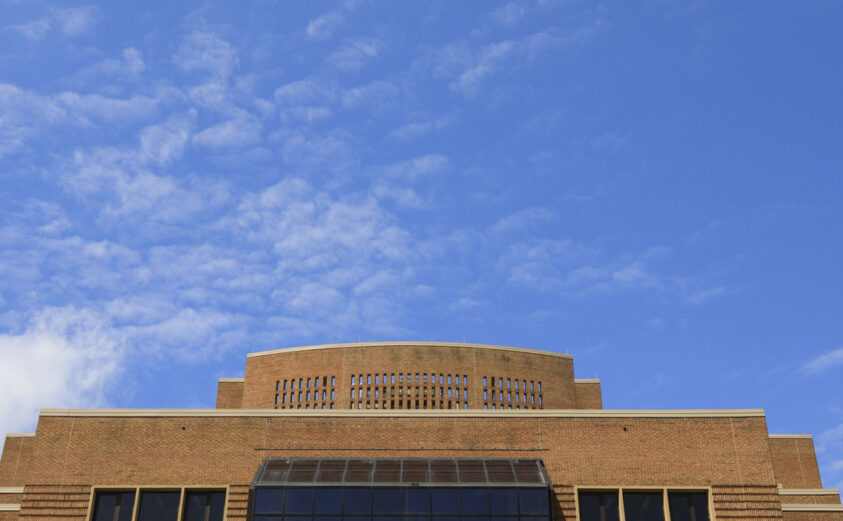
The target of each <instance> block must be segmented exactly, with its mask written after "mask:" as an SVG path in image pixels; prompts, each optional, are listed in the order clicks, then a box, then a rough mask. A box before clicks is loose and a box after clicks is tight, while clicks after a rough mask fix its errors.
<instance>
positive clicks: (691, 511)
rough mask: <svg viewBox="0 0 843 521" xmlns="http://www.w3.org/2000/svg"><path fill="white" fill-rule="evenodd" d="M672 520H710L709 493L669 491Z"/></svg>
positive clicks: (668, 500)
mask: <svg viewBox="0 0 843 521" xmlns="http://www.w3.org/2000/svg"><path fill="white" fill-rule="evenodd" d="M667 502H668V504H669V505H670V519H671V521H708V494H706V493H705V492H693V493H680V492H668V494H667Z"/></svg>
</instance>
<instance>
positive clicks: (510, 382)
mask: <svg viewBox="0 0 843 521" xmlns="http://www.w3.org/2000/svg"><path fill="white" fill-rule="evenodd" d="M506 388H507V389H512V380H510V379H509V378H507V379H506Z"/></svg>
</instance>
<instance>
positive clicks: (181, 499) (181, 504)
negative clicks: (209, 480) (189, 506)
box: [176, 487, 185, 521]
mask: <svg viewBox="0 0 843 521" xmlns="http://www.w3.org/2000/svg"><path fill="white" fill-rule="evenodd" d="M184 493H185V492H184V487H182V488H181V490H180V491H179V508H178V510H177V511H176V521H181V518H182V517H183V516H184V515H183V513H182V509H183V508H184Z"/></svg>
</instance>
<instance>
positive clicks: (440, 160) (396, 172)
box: [383, 154, 450, 182]
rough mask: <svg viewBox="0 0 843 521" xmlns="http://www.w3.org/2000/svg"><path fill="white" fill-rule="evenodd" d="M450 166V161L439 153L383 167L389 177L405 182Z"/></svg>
mask: <svg viewBox="0 0 843 521" xmlns="http://www.w3.org/2000/svg"><path fill="white" fill-rule="evenodd" d="M449 167H450V161H449V160H448V158H447V157H445V156H443V155H441V154H428V155H425V156H419V157H416V158H413V159H410V160H408V161H402V162H400V163H393V164H391V165H389V166H387V167H385V168H384V169H383V173H384V175H386V176H387V177H389V178H392V179H397V180H401V181H406V182H415V181H418V180H419V179H421V178H423V177H427V176H429V175H433V174H436V173H440V172H442V171H445V170H446V169H448V168H449Z"/></svg>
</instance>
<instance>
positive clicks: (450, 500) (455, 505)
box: [430, 488, 459, 514]
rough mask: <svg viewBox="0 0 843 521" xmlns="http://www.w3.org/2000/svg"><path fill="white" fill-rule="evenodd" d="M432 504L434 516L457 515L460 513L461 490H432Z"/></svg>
mask: <svg viewBox="0 0 843 521" xmlns="http://www.w3.org/2000/svg"><path fill="white" fill-rule="evenodd" d="M430 504H431V511H432V512H433V513H434V514H456V513H458V512H459V490H457V489H455V488H434V489H431V491H430Z"/></svg>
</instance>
